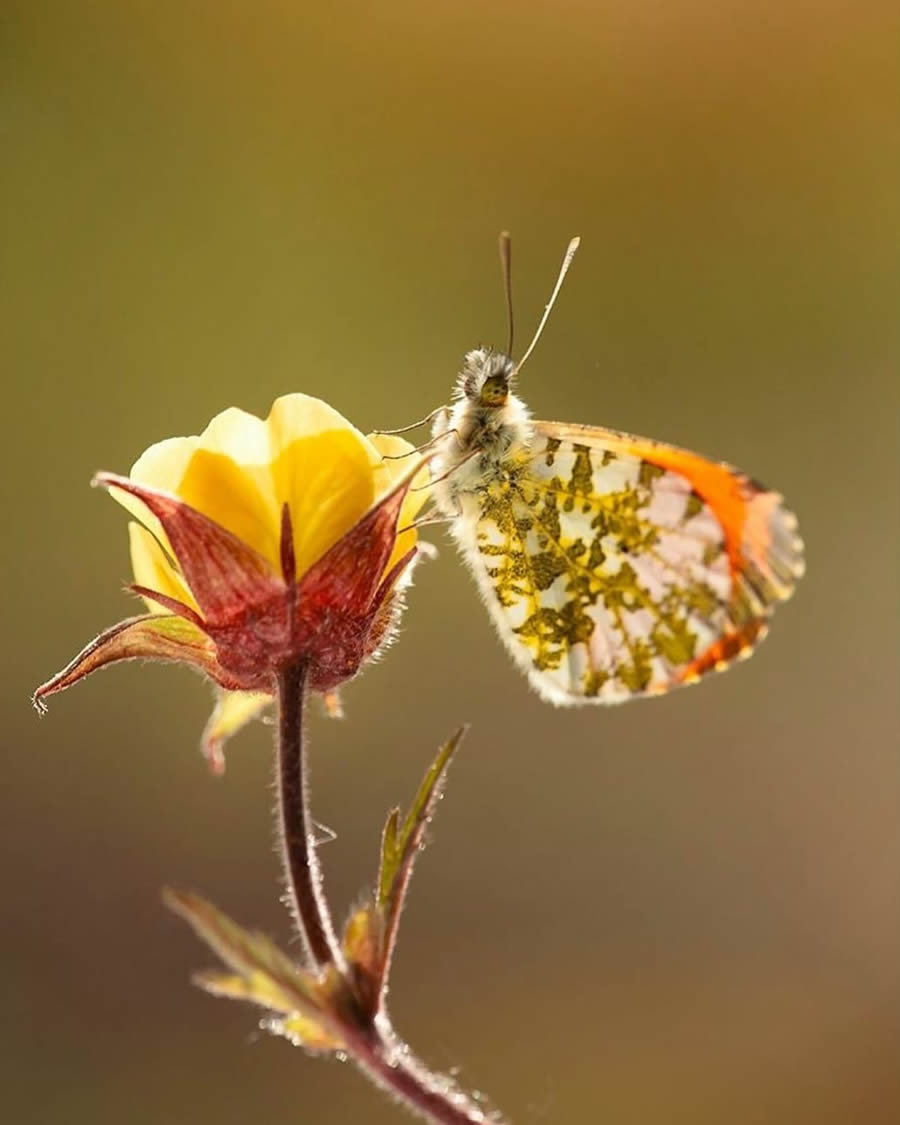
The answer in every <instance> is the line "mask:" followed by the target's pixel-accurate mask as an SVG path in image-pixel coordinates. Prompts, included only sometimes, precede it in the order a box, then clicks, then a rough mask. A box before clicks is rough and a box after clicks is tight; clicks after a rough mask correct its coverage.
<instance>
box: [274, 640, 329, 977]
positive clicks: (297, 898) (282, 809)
mask: <svg viewBox="0 0 900 1125" xmlns="http://www.w3.org/2000/svg"><path fill="white" fill-rule="evenodd" d="M305 694H306V662H305V661H302V660H301V661H298V662H296V663H294V664H289V665H288V666H287V667H285V668H283V669H281V671H280V672H279V673H278V814H279V820H280V823H281V847H282V862H283V864H284V870H285V874H286V877H287V883H288V891H289V894H290V902H291V912H292V914H293V916H294V921H295V923H296V925H297V928H298V929H299V931H300V933H301V935H302V936H303V942H304V946H305V948H306V952H307V955H308V956H309V959H310V961H311V962H312V963H313V964H314V965H328V964H331V963H332V962H336V961H337V960H338V955H339V949H340V947H339V946H338V943H337V938H336V937H335V934H334V926H333V925H332V923H331V919H330V918H329V916H328V907H327V905H326V903H325V900H324V897H323V894H322V872H321V868H320V867H319V857H318V854H317V852H316V845H315V841H314V839H313V836H312V832H311V827H312V826H311V821H310V815H309V807H308V805H309V799H308V792H307V779H306V740H305V737H304V730H303V712H304V703H305Z"/></svg>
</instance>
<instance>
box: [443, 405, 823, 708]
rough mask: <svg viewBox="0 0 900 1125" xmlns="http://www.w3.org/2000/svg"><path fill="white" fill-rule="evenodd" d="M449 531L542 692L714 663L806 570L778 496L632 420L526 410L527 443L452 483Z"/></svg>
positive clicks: (650, 681) (644, 690) (665, 685)
mask: <svg viewBox="0 0 900 1125" xmlns="http://www.w3.org/2000/svg"><path fill="white" fill-rule="evenodd" d="M460 500H461V504H462V509H463V511H462V516H463V518H462V519H461V520H460V521H458V530H457V537H458V538H459V539H460V540H461V542H462V544H463V546H464V548H465V549H466V553H467V556H468V558H469V562H470V564H471V566H472V569H473V570H474V572H475V574H476V577H477V579H478V582H479V586H480V588H481V590H482V593H483V595H484V597H485V601H486V604H487V605H488V608H489V609H490V611H491V614H492V617H493V619H494V621H495V624H496V625H497V628H498V630H499V632H500V635H501V637H502V639H503V641H504V643H505V644H506V646H507V647H508V649H509V650H510V652H511V653H512V655H513V657H514V658H515V659H516V661H517V662H518V663H519V664H520V665H521V666H522V667H523V669H524V670H525V671H526V672H527V674H528V676H529V678H530V680H531V682H532V684H533V685H534V687H535V688H536V689H537V690H538V691H539V692H540V694H541V695H542V696H544V697H545V698H547V699H549V700H551V701H552V702H555V703H563V704H564V703H579V702H589V701H595V702H608V703H612V702H617V701H620V700H623V699H627V698H629V697H632V696H636V695H645V694H653V693H659V692H662V691H666V690H667V689H669V688H671V687H674V686H676V685H678V684H681V683H689V682H693V681H694V680H696V679H698V678H699V677H700V676H702V675H703V674H704V673H705V672H707V671H709V670H711V669H717V668H722V667H725V666H726V665H727V664H728V663H730V662H731V660H733V659H734V658H736V657H737V656H740V655H744V654H746V653H749V651H750V650H751V649H752V647H753V646H754V645H755V644H756V643H757V641H758V640H759V639H760V638H761V637H762V635H763V634H764V631H765V623H766V620H767V618H768V616H769V615H770V613H771V611H772V608H773V607H774V605H775V604H776V602H778V601H779V600H781V599H783V598H785V597H787V596H788V594H789V593H790V591H791V589H792V588H793V584H794V582H795V580H796V578H797V576H798V575H799V574H800V573H801V571H802V553H801V552H802V547H801V544H800V543H799V540H797V538H796V536H795V534H794V529H795V526H796V521H795V520H794V518H793V516H792V515H791V513H789V512H788V511H786V509H785V508H784V507H783V505H782V503H781V498H780V497H779V496H778V495H777V494H776V493H772V492H768V491H766V490H764V489H762V488H761V487H760V486H758V485H755V484H753V483H752V482H751V481H750V480H749V479H748V478H746V477H745V476H743V475H742V474H740V473H738V472H737V471H736V470H734V469H731V468H730V467H728V466H725V465H720V464H716V463H714V462H710V461H706V460H705V459H703V458H701V457H698V456H697V455H696V454H691V453H687V452H686V451H683V450H678V449H674V448H673V447H671V446H664V445H661V444H659V443H655V442H649V441H646V440H644V439H640V438H634V437H631V436H630V435H625V434H618V433H615V432H613V431H607V430H600V429H593V428H588V427H564V426H559V425H556V424H553V423H537V425H536V434H535V439H534V441H533V443H532V445H531V447H530V449H529V451H528V453H527V455H524V456H522V457H520V458H518V459H513V458H510V459H509V461H508V462H507V463H505V464H504V467H503V472H498V473H496V474H495V475H494V476H492V477H490V478H486V479H485V480H484V481H483V482H482V483H481V484H480V485H479V487H478V488H477V489H475V490H474V491H472V492H468V493H465V494H463V495H462V496H461V498H460Z"/></svg>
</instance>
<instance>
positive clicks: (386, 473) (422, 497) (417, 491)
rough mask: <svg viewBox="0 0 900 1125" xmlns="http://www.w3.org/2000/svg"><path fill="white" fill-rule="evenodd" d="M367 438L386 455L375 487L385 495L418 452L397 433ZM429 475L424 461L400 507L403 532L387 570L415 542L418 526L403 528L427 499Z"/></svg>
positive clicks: (379, 469) (409, 468)
mask: <svg viewBox="0 0 900 1125" xmlns="http://www.w3.org/2000/svg"><path fill="white" fill-rule="evenodd" d="M368 440H369V441H370V442H371V443H372V445H373V446H374V447H375V449H376V450H377V451H378V453H379V454H380V456H381V457H382V458H383V460H381V461H380V462H379V465H378V468H377V469H376V471H375V479H376V482H377V484H376V487H377V489H378V492H379V494H381V495H383V494H384V493H386V492H389V491H390V490H391V489H392V488H393V487H394V486H395V485H397V484H399V483H400V481H401V480H403V478H404V477H405V476H406V475H407V474H408V473H409V472H411V471H412V468H413V466H414V465H415V463H416V457H417V454H416V451H415V447H414V446H412V445H410V443H409V442H408V441H404V440H403V438H401V437H397V435H396V434H369V438H368ZM429 479H430V473H429V470H428V466H427V465H423V466H422V468H421V469H420V470H419V472H418V473H416V475H415V477H413V482H412V485H411V486H410V490H409V492H407V494H406V497H405V499H404V501H403V506H402V507H401V509H400V517H399V519H398V520H397V528H398V530H399V531H400V532H401V534H400V535H398V536H397V542H396V543H395V544H394V550H393V551H392V552H391V557H390V559H389V561H388V564H387V566H386V567H385V571H386V572H387V571H390V569H391V567H392V566H393V565H394V563H396V562H397V560H398V559H402V558H403V556H404V555H405V554H406V552H407V551H409V550H410V549H411V548H412V547H414V546H415V545H416V538H417V535H416V532H415V530H409V531H404V530H403V529H404V528H409V527H410V525H411V524H412V522H413V521H414V520H415V518H416V516H417V515H418V514H419V512H420V511H421V510H422V506H423V505H424V504H425V502H426V501H427V500H428V497H429V489H428V487H427V485H428V481H429Z"/></svg>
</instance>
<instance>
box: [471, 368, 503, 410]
mask: <svg viewBox="0 0 900 1125" xmlns="http://www.w3.org/2000/svg"><path fill="white" fill-rule="evenodd" d="M508 398H509V380H508V379H507V377H506V376H505V375H491V376H490V377H489V378H487V379H485V381H484V385H483V386H482V388H481V391H480V392H479V395H478V399H479V402H480V403H481V405H482V406H503V405H504V403H505V402H506V400H507V399H508Z"/></svg>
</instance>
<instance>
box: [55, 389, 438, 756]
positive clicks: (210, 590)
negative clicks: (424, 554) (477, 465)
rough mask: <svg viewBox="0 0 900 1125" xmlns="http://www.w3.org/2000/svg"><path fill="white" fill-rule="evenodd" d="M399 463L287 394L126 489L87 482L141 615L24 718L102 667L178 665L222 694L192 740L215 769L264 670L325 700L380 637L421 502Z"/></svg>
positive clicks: (229, 416) (110, 635) (155, 465)
mask: <svg viewBox="0 0 900 1125" xmlns="http://www.w3.org/2000/svg"><path fill="white" fill-rule="evenodd" d="M413 453H414V450H413V448H412V446H410V445H409V443H407V442H405V441H403V440H402V439H400V438H397V437H390V436H387V435H373V436H370V437H364V436H363V435H362V434H361V433H360V432H359V431H358V430H357V429H356V428H355V427H353V426H352V425H351V424H350V423H349V422H347V421H346V419H344V418H343V417H342V416H341V415H340V414H339V413H338V412H337V411H336V410H334V409H333V408H332V407H330V406H328V405H327V404H325V403H324V402H321V401H319V400H318V399H315V398H310V397H309V396H307V395H302V394H292V395H285V396H284V397H283V398H279V399H278V400H277V401H276V402H275V403H274V405H273V406H272V409H271V410H270V412H269V415H268V417H267V418H265V419H260V418H257V417H255V416H254V415H252V414H247V413H245V412H244V411H242V410H238V409H235V408H231V409H229V410H225V411H223V412H222V413H221V414H218V415H216V417H215V418H213V420H212V421H211V422H210V423H209V425H208V426H207V427H206V429H205V430H204V431H203V433H202V434H200V435H199V436H196V437H181V438H169V439H168V440H166V441H161V442H158V443H157V444H156V445H153V446H151V447H150V448H149V449H148V450H147V451H146V452H145V453H144V454H143V455H142V456H141V457H139V458H138V460H137V461H136V462H135V464H134V466H133V468H132V470H131V474H130V476H129V477H114V476H112V475H109V474H101V475H100V476H99V477H98V483H100V484H103V485H105V486H107V487H109V488H110V490H111V492H112V494H113V495H114V497H115V498H116V499H117V500H118V501H119V502H120V503H121V504H123V505H124V507H125V508H127V509H128V511H129V512H130V513H131V514H132V515H133V516H135V518H136V521H138V522H134V523H132V524H131V525H130V527H129V534H130V541H131V559H132V565H133V569H134V577H135V585H134V587H133V589H134V590H135V592H137V593H139V594H140V595H141V596H142V597H143V598H144V600H145V602H146V603H147V606H148V608H149V610H150V613H149V614H148V615H146V616H144V617H140V618H135V619H131V620H130V621H129V622H123V623H121V624H120V625H118V626H114V627H113V629H112V630H108V631H107V633H106V634H103V635H102V636H101V637H100V638H97V640H96V641H94V642H92V644H91V645H89V646H88V648H86V649H85V650H84V652H83V653H81V654H80V655H79V657H77V658H76V660H75V661H73V663H72V664H71V665H69V667H68V668H66V669H65V670H64V671H63V672H61V673H60V674H59V675H58V676H56V677H54V678H53V679H52V680H50V681H49V682H48V683H47V684H44V685H43V686H42V687H41V688H39V689H38V692H37V693H36V695H35V701H36V703H37V704H38V705H42V700H43V698H44V697H45V696H46V695H49V694H52V693H53V692H54V691H60V690H62V689H63V688H65V687H68V686H69V685H70V684H71V683H73V682H75V681H76V680H78V679H81V678H82V677H83V676H85V675H87V674H88V673H89V672H91V671H93V670H94V669H95V668H97V667H100V666H102V665H104V664H107V663H110V662H111V661H113V660H121V659H128V658H130V657H133V656H144V657H146V656H150V657H154V656H155V657H158V658H162V659H176V660H178V659H180V660H187V661H188V662H190V663H192V664H194V665H196V666H199V667H200V668H201V669H202V670H203V671H204V672H206V673H207V674H208V675H210V676H211V677H212V678H213V679H214V680H215V681H216V682H217V683H218V684H219V686H220V688H222V689H223V691H224V694H223V695H222V697H221V698H220V700H219V703H218V705H217V708H216V712H215V713H214V715H213V719H212V720H211V723H210V726H209V727H208V728H207V738H206V743H207V752H208V754H209V756H210V757H211V760H213V761H214V763H216V764H220V757H219V755H220V746H221V741H222V739H223V738H224V737H227V736H228V734H230V733H233V731H234V730H235V729H237V727H238V726H240V725H242V724H243V723H244V722H246V721H247V720H248V719H249V718H252V717H253V715H254V714H256V713H257V712H258V710H259V709H260V708H261V707H262V706H264V705H265V704H266V702H268V698H269V696H270V693H271V679H272V675H273V671H274V670H275V669H277V668H278V667H279V666H281V665H283V664H284V663H286V662H288V661H292V660H296V659H302V660H304V661H306V662H308V665H309V676H308V680H309V682H310V684H311V686H312V687H314V688H315V689H317V690H319V691H323V692H330V691H332V690H333V689H334V688H335V687H336V686H337V685H338V684H339V683H341V682H343V681H344V680H345V679H347V678H349V677H350V676H351V675H353V674H355V672H356V671H357V670H358V668H359V666H360V664H361V663H362V662H363V661H364V660H366V659H368V658H370V657H371V656H372V655H374V653H375V651H376V650H377V648H378V647H379V645H381V644H382V643H383V641H384V640H385V638H386V637H387V636H388V635H389V633H390V631H391V626H392V624H393V618H394V617H395V615H396V612H397V610H398V607H399V599H397V598H396V597H395V596H394V595H395V593H396V591H397V589H398V588H399V587H400V586H402V584H403V583H404V582H405V581H406V580H407V577H408V574H409V568H408V564H409V563H410V562H411V561H412V558H413V556H414V554H415V550H416V532H415V529H414V528H412V527H411V526H410V525H411V524H412V522H413V520H414V519H415V517H416V514H417V513H418V510H419V509H420V508H421V506H422V503H423V502H424V498H425V496H426V492H425V491H424V490H423V486H424V485H425V484H427V479H428V475H427V469H426V468H424V466H423V463H422V459H421V458H417V457H415V456H413ZM414 476H415V478H416V480H415V484H413V480H412V478H413V477H414Z"/></svg>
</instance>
